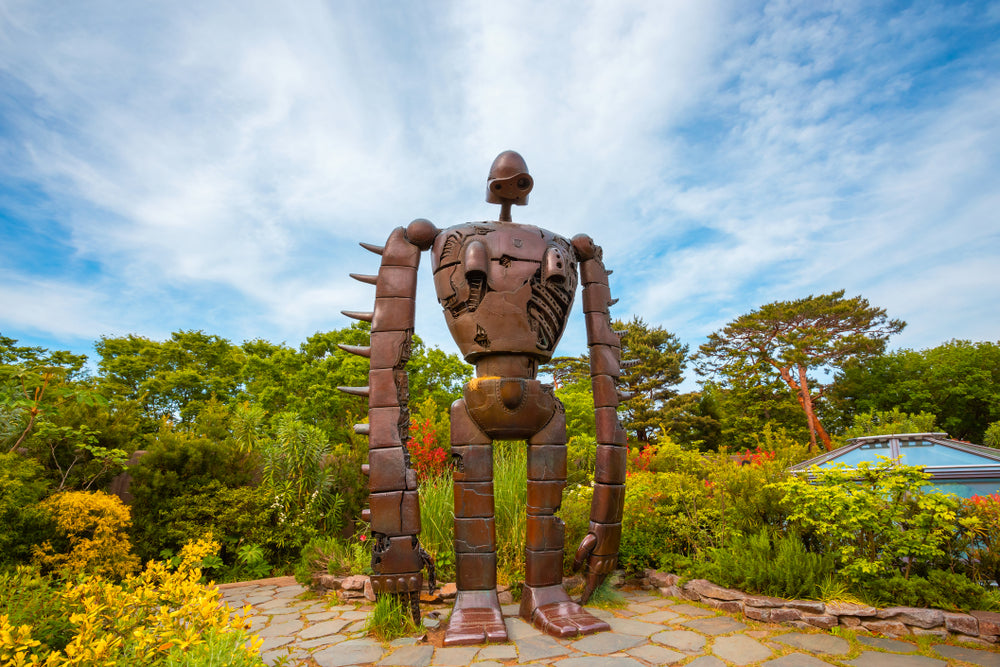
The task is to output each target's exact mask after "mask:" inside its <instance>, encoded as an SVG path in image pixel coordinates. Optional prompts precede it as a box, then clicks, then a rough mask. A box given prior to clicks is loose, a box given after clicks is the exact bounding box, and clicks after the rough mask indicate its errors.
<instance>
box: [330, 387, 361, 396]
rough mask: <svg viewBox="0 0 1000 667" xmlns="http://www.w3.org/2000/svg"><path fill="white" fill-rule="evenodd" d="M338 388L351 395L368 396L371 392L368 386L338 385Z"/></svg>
mask: <svg viewBox="0 0 1000 667" xmlns="http://www.w3.org/2000/svg"><path fill="white" fill-rule="evenodd" d="M337 389H338V390H339V391H342V392H344V393H345V394H350V395H351V396H368V393H369V388H368V387H337Z"/></svg>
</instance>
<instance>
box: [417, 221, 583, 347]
mask: <svg viewBox="0 0 1000 667" xmlns="http://www.w3.org/2000/svg"><path fill="white" fill-rule="evenodd" d="M431 265H432V268H433V271H434V288H435V290H436V291H437V298H438V301H439V302H440V303H441V306H442V307H443V308H444V317H445V321H446V322H447V324H448V329H449V331H450V332H451V335H452V338H454V339H455V342H456V343H457V344H458V347H459V349H460V350H461V351H462V355H463V356H464V357H465V359H466V361H469V362H470V363H475V362H476V361H477V360H478V359H481V358H483V357H486V356H488V355H510V354H517V355H527V356H530V357H533V358H535V359H537V360H538V361H539V362H545V361H548V360H549V359H550V358H551V357H552V353H553V351H554V350H555V348H556V345H557V344H558V342H559V339H560V338H561V337H562V334H563V330H564V329H565V328H566V321H567V319H568V317H569V312H570V308H571V307H572V305H573V297H574V295H575V293H576V284H577V271H576V259H575V256H574V253H573V247H572V246H571V245H570V242H569V241H567V240H566V239H564V238H563V237H561V236H558V235H556V234H553V233H552V232H549V231H546V230H544V229H539V228H538V227H534V226H531V225H519V224H515V223H512V222H469V223H465V224H461V225H456V226H454V227H450V228H448V229H445V230H443V231H442V232H441V233H440V234H439V235H438V236H437V238H436V239H435V241H434V246H433V247H432V249H431Z"/></svg>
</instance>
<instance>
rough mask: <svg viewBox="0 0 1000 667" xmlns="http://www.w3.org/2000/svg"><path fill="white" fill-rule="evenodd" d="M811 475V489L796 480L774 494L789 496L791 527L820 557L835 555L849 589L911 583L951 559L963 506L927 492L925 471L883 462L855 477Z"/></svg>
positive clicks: (841, 469)
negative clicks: (876, 582)
mask: <svg viewBox="0 0 1000 667" xmlns="http://www.w3.org/2000/svg"><path fill="white" fill-rule="evenodd" d="M810 475H811V476H812V477H813V480H812V482H810V481H809V480H808V479H805V478H804V477H800V476H794V475H793V476H790V477H788V478H787V479H786V480H785V481H783V482H778V483H777V484H775V488H777V489H779V490H780V491H782V492H783V493H784V494H785V497H784V501H783V502H784V504H785V506H786V508H787V509H788V512H789V516H788V521H789V523H790V524H791V525H792V526H794V527H796V528H798V529H799V530H800V531H801V534H802V535H803V537H804V538H805V539H806V541H807V543H810V542H811V543H812V544H811V545H812V546H813V550H814V551H817V552H822V553H830V554H832V555H833V556H834V557H835V558H836V559H837V564H838V567H839V573H840V575H841V576H843V577H844V578H845V579H847V580H848V581H851V582H852V583H853V584H855V585H858V584H860V583H861V582H863V581H865V580H866V579H869V578H879V577H882V578H885V577H891V576H893V575H894V574H901V575H902V576H903V577H907V578H908V577H909V576H910V575H911V574H916V573H920V572H924V571H927V570H929V569H931V568H933V567H934V566H935V565H937V564H939V563H941V562H943V560H944V559H946V557H947V554H946V552H945V547H946V545H947V544H948V542H949V540H950V539H951V537H952V533H953V531H954V529H955V526H956V524H957V521H956V519H957V510H958V507H959V501H958V499H957V498H955V497H954V496H946V495H942V494H940V493H927V492H925V491H923V489H922V486H923V484H924V483H925V482H926V480H927V479H928V474H927V473H924V472H923V471H922V470H920V469H919V468H916V467H913V466H903V465H897V464H895V463H894V462H892V461H889V460H888V459H885V458H883V459H882V461H880V462H879V463H878V464H876V465H872V464H869V463H866V462H862V463H859V464H858V465H857V468H856V470H849V469H847V468H846V467H845V466H843V465H839V466H835V467H830V468H812V469H811V470H810Z"/></svg>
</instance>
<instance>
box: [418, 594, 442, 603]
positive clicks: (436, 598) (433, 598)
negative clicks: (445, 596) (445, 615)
mask: <svg viewBox="0 0 1000 667" xmlns="http://www.w3.org/2000/svg"><path fill="white" fill-rule="evenodd" d="M440 603H441V596H440V595H437V594H435V593H421V594H420V604H440Z"/></svg>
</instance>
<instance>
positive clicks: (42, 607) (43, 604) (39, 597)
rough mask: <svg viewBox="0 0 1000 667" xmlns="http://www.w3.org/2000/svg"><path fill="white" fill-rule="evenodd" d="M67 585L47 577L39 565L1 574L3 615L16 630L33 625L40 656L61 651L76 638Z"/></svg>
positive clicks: (1, 608) (0, 605) (1, 572)
mask: <svg viewBox="0 0 1000 667" xmlns="http://www.w3.org/2000/svg"><path fill="white" fill-rule="evenodd" d="M62 590H63V582H62V581H61V580H59V579H55V578H52V577H48V576H45V575H43V574H42V573H41V570H40V569H39V568H38V567H37V566H35V565H21V566H18V567H16V568H14V569H12V570H7V571H0V616H7V618H8V619H9V622H10V624H11V625H13V626H14V627H20V626H23V625H30V626H32V636H33V637H34V639H35V640H36V641H39V642H41V645H40V647H39V649H38V652H39V653H45V652H49V651H61V650H63V649H64V648H66V644H68V643H69V641H70V639H72V638H73V624H72V623H70V620H69V615H70V610H69V609H68V605H67V604H66V601H65V600H64V599H63V597H62Z"/></svg>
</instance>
